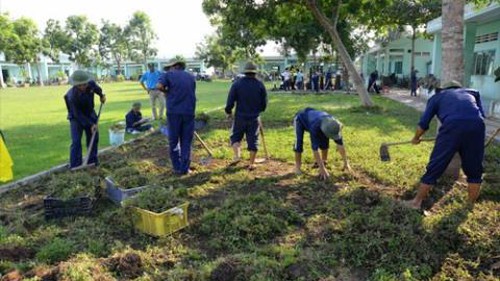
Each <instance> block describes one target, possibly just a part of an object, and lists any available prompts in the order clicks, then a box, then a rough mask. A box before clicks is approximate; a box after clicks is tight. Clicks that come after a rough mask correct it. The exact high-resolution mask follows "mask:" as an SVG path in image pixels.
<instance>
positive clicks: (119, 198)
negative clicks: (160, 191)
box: [104, 177, 151, 205]
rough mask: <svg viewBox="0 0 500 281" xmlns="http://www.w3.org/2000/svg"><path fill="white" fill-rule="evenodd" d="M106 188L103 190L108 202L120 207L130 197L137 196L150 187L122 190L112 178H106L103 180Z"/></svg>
mask: <svg viewBox="0 0 500 281" xmlns="http://www.w3.org/2000/svg"><path fill="white" fill-rule="evenodd" d="M104 181H105V184H106V188H105V190H104V192H105V194H106V196H107V197H108V199H109V200H111V201H113V202H114V203H115V204H118V205H121V204H122V202H123V201H125V200H126V199H128V198H131V197H132V196H134V195H136V194H138V193H139V192H141V191H143V190H145V189H146V188H149V187H151V186H149V185H145V186H139V187H134V188H123V187H121V186H119V185H118V184H117V183H116V182H115V181H114V180H113V178H112V177H106V178H105V179H104Z"/></svg>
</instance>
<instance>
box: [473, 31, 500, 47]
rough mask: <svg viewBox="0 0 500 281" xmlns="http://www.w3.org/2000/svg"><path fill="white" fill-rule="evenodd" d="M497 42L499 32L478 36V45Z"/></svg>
mask: <svg viewBox="0 0 500 281" xmlns="http://www.w3.org/2000/svg"><path fill="white" fill-rule="evenodd" d="M496 40H498V32H492V33H487V34H483V35H478V36H476V44H481V43H487V42H492V41H496Z"/></svg>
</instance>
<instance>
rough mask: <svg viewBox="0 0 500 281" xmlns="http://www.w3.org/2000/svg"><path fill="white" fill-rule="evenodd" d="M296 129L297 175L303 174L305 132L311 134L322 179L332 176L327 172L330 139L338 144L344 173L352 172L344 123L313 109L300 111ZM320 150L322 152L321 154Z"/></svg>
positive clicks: (294, 122)
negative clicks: (344, 134)
mask: <svg viewBox="0 0 500 281" xmlns="http://www.w3.org/2000/svg"><path fill="white" fill-rule="evenodd" d="M293 126H294V128H295V145H294V147H293V150H294V151H295V173H296V174H301V173H302V171H301V166H302V152H303V151H304V147H303V146H304V132H306V131H307V132H309V134H310V136H311V147H312V151H313V154H314V159H315V160H316V165H315V166H317V167H318V168H319V177H320V179H323V180H324V179H327V178H329V177H330V174H329V173H328V171H327V170H326V162H327V159H328V149H329V146H330V139H332V140H333V141H334V142H335V143H336V144H337V150H338V152H339V154H340V156H341V157H342V160H343V161H344V167H343V170H344V171H348V172H350V171H351V167H350V166H349V161H348V160H347V153H346V151H345V147H344V141H343V139H342V127H343V125H342V123H340V122H339V121H338V120H337V119H335V118H334V117H333V116H331V115H330V114H328V113H327V112H323V111H319V110H315V109H313V108H305V109H304V110H301V111H299V112H298V113H297V114H296V115H295V118H294V120H293ZM318 150H321V154H320V153H319V151H318Z"/></svg>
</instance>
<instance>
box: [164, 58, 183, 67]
mask: <svg viewBox="0 0 500 281" xmlns="http://www.w3.org/2000/svg"><path fill="white" fill-rule="evenodd" d="M178 64H180V65H183V66H186V62H185V61H184V60H182V59H176V58H173V59H171V60H170V61H169V62H168V64H167V65H165V67H172V66H176V65H178Z"/></svg>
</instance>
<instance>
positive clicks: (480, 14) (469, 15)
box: [427, 3, 500, 34]
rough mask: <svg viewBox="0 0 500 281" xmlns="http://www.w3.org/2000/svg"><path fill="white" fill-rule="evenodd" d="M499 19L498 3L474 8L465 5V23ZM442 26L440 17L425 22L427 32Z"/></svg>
mask: <svg viewBox="0 0 500 281" xmlns="http://www.w3.org/2000/svg"><path fill="white" fill-rule="evenodd" d="M498 19H500V4H499V3H493V4H490V5H488V6H486V7H484V8H476V7H475V6H474V5H473V4H468V5H466V6H465V11H464V20H465V23H469V22H477V23H488V22H491V21H495V20H498ZM442 28H443V25H442V19H441V17H439V18H436V19H433V20H431V21H430V22H428V23H427V33H430V34H434V33H437V32H440V31H441V29H442Z"/></svg>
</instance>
